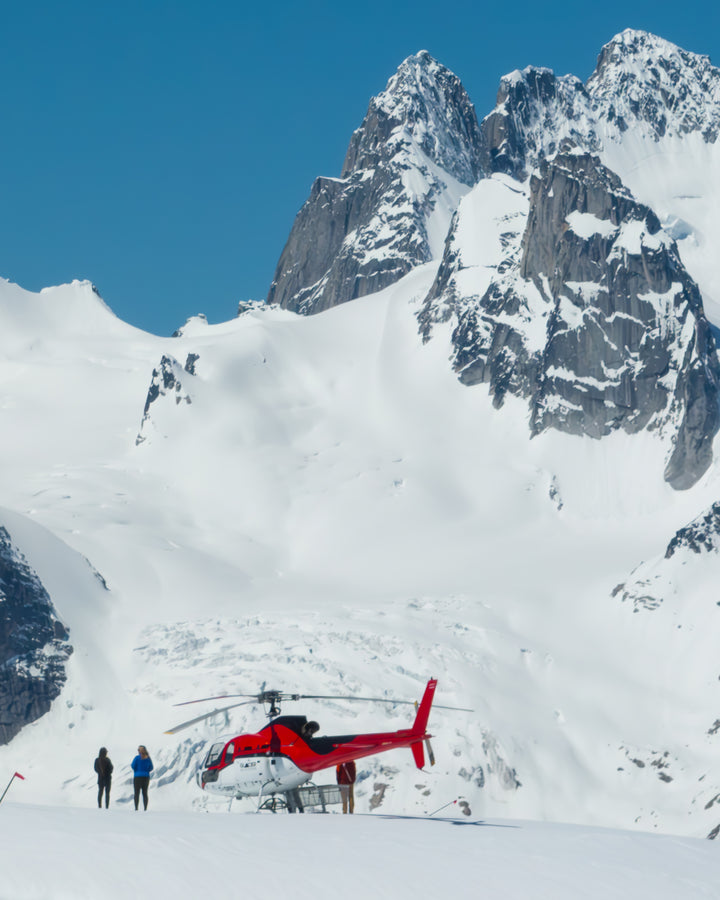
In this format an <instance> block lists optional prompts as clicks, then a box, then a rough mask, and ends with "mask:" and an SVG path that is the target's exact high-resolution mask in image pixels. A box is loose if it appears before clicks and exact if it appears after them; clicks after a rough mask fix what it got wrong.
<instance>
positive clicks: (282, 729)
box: [165, 678, 472, 812]
mask: <svg viewBox="0 0 720 900" xmlns="http://www.w3.org/2000/svg"><path fill="white" fill-rule="evenodd" d="M436 687H437V679H435V678H431V679H430V681H428V683H427V687H426V688H425V693H424V694H423V698H422V700H421V701H420V705H419V706H418V704H417V703H414V704H413V703H412V702H411V701H407V700H388V699H387V698H380V697H336V696H328V695H321V694H286V693H283V692H281V691H273V690H270V691H261V692H260V693H259V694H224V695H221V696H219V697H205V698H204V699H203V700H189V701H187V703H202V702H204V701H209V700H222V699H229V698H231V697H249V698H251V699H249V700H242V701H240V702H239V703H233V704H231V705H230V706H224V707H221V708H220V709H213V710H212V711H211V712H209V713H204V714H203V715H201V716H197V717H196V718H194V719H190V721H188V722H183V723H182V724H180V725H176V726H175V727H174V728H170V729H169V730H168V731H166V732H165V733H166V734H176V733H177V732H178V731H181V730H182V729H184V728H189V727H190V726H191V725H195V724H196V723H198V722H201V721H203V720H204V719H208V718H210V717H211V716H215V715H217V714H218V713H222V712H226V711H227V710H230V709H235V708H236V707H238V706H244V705H245V704H247V703H262V704H265V705H266V706H267V709H266V714H267V715H268V716H269V717H270V722H269V723H268V724H267V725H266V726H265V727H264V728H262V729H261V730H260V731H259V732H258V733H257V734H240V735H236V736H233V737H226V738H224V739H221V740H219V741H217V742H216V743H214V744H213V745H212V746H211V747H210V749H209V751H208V753H207V755H206V756H205V758H204V761H203V763H202V765H201V768H200V771H199V772H198V775H197V781H198V784H199V785H200V787H202V788H203V789H205V790H208V791H212V792H214V793H219V794H224V795H225V796H228V797H230V798H233V797H257V798H258V801H260V798H261V797H262V796H271V795H276V794H280V795H286V796H287V799H288V803H287V805H288V808H289V809H290V811H291V812H293V811H294V808H293V807H295V806H296V805H298V802H297V789H298V788H299V787H300V785H303V784H305V783H306V782H308V781H310V779H311V778H312V776H313V775H314V773H315V772H318V771H320V770H321V769H327V768H330V767H331V766H337V765H339V764H340V763H344V762H349V761H350V760H355V759H360V758H362V757H364V756H372V755H374V754H376V753H383V752H385V751H386V750H392V749H394V748H395V747H409V748H410V750H411V752H412V755H413V759H414V760H415V765H416V766H417V767H418V769H422V768H423V766H424V765H425V753H424V749H423V747H424V746H425V747H427V750H428V757H429V760H430V764H431V765H434V763H435V759H434V757H433V752H432V748H431V746H430V738H431V737H432V735H430V734H428V732H427V723H428V717H429V715H430V707H431V706H432V702H433V697H434V695H435V688H436ZM339 699H343V700H365V701H371V702H380V703H393V704H395V703H408V704H410V705H414V706H415V707H416V708H417V713H416V715H415V721H414V722H413V724H412V727H410V728H403V729H400V730H399V731H384V732H383V731H381V732H376V733H371V734H344V735H334V736H328V737H324V736H318V737H316V733H317V732H318V731H319V725H318V724H317V722H308V720H307V718H306V717H305V716H281V715H280V704H281V703H282V702H283V701H286V700H339ZM176 705H177V706H185V705H187V704H186V703H178V704H176ZM437 708H438V709H459V707H451V706H440V707H437ZM462 711H464V712H471V711H472V710H462ZM293 801H295V802H293ZM273 808H274V807H273ZM300 808H301V807H300Z"/></svg>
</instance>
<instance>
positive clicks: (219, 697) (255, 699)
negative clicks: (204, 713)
mask: <svg viewBox="0 0 720 900" xmlns="http://www.w3.org/2000/svg"><path fill="white" fill-rule="evenodd" d="M233 697H251V698H252V700H249V701H248V702H249V703H252V702H255V703H257V702H258V695H257V694H218V695H217V697H200V699H199V700H183V702H182V703H173V706H189V705H190V704H191V703H207V702H208V700H231V699H232V698H233Z"/></svg>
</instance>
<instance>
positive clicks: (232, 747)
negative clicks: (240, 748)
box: [225, 743, 235, 763]
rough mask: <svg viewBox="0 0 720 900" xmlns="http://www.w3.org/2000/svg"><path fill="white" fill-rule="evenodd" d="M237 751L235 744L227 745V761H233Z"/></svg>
mask: <svg viewBox="0 0 720 900" xmlns="http://www.w3.org/2000/svg"><path fill="white" fill-rule="evenodd" d="M234 753H235V744H233V743H230V744H228V746H227V750H226V751H225V762H226V763H231V762H232V761H233V754H234Z"/></svg>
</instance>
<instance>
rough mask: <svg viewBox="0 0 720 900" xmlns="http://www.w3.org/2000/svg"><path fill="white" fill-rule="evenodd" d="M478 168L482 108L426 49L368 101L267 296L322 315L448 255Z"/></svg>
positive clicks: (301, 220) (301, 216) (314, 194)
mask: <svg viewBox="0 0 720 900" xmlns="http://www.w3.org/2000/svg"><path fill="white" fill-rule="evenodd" d="M480 174H481V166H480V135H479V128H478V123H477V118H476V115H475V110H474V108H473V106H472V103H471V102H470V100H469V98H468V96H467V93H466V92H465V90H464V88H463V86H462V84H461V83H460V81H459V79H458V78H457V77H456V76H455V75H453V74H452V72H450V71H449V70H448V69H446V68H444V67H443V66H441V65H440V64H439V63H437V62H436V61H435V60H434V59H433V58H432V57H431V56H430V54H428V53H427V52H424V51H423V52H421V53H418V54H417V55H415V56H412V57H410V58H409V59H407V60H405V62H404V63H403V64H402V65H401V66H400V68H399V69H398V71H397V73H396V74H395V76H394V77H393V78H392V79H391V80H390V82H389V83H388V86H387V88H386V90H385V91H384V92H383V93H382V94H380V95H379V96H378V97H375V98H374V99H373V100H371V102H370V106H369V109H368V112H367V115H366V116H365V120H364V121H363V124H362V126H361V127H360V128H359V129H358V130H357V131H356V132H355V133H354V135H353V137H352V140H351V142H350V146H349V148H348V151H347V156H346V158H345V164H344V165H343V168H342V173H341V176H340V178H318V179H317V180H316V181H315V183H314V185H313V187H312V190H311V192H310V197H309V198H308V200H307V201H306V203H305V205H304V206H303V207H302V209H301V210H300V212H299V213H298V216H297V218H296V220H295V224H294V225H293V228H292V231H291V233H290V237H289V238H288V242H287V244H286V246H285V249H284V250H283V253H282V256H281V257H280V260H279V262H278V265H277V270H276V273H275V278H274V280H273V283H272V286H271V288H270V291H269V293H268V297H267V302H268V303H274V304H278V305H280V306H282V307H283V308H285V309H290V310H294V311H296V312H300V313H305V314H309V313H317V312H321V311H322V310H325V309H328V308H330V307H332V306H337V305H338V304H340V303H345V302H347V301H348V300H353V299H355V298H357V297H363V296H365V295H367V294H370V293H373V292H374V291H378V290H381V289H382V288H384V287H387V286H388V285H390V284H393V283H394V282H395V281H397V280H398V279H400V278H401V277H402V276H403V275H405V274H407V272H409V271H410V270H411V269H412V268H414V267H415V266H417V265H418V264H420V263H424V262H427V261H428V260H429V259H432V258H434V257H437V256H438V255H439V254H440V253H441V252H442V244H443V241H444V239H445V236H446V234H447V229H448V225H449V223H450V219H451V216H452V213H453V211H454V209H455V207H456V205H457V202H458V200H459V199H460V197H461V196H462V195H463V193H465V192H466V191H467V189H468V188H469V187H471V186H472V185H473V184H475V182H476V181H477V179H478V178H479V177H480Z"/></svg>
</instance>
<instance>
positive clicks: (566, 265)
mask: <svg viewBox="0 0 720 900" xmlns="http://www.w3.org/2000/svg"><path fill="white" fill-rule="evenodd" d="M504 187H505V190H506V191H507V192H511V191H514V192H515V193H523V192H525V196H526V204H527V205H526V207H524V208H522V209H521V208H520V206H521V204H520V205H517V204H518V201H515V202H516V214H515V215H514V217H508V216H507V215H506V216H503V217H501V221H500V223H499V224H498V226H497V227H498V229H499V228H500V227H502V228H505V229H507V230H505V231H503V232H501V233H499V235H498V247H499V248H500V252H499V254H498V258H497V260H496V261H494V264H493V266H489V265H487V262H486V263H485V265H484V266H483V267H482V268H483V276H484V277H485V281H484V282H478V283H477V284H476V285H475V286H474V287H475V289H476V290H475V291H474V290H473V286H472V285H471V284H470V282H469V280H468V271H467V270H469V269H472V268H473V267H472V265H471V262H472V256H473V249H472V248H468V247H467V246H466V245H464V244H463V241H462V238H461V225H462V216H463V209H464V207H463V205H461V207H460V212H459V215H458V217H457V218H456V221H455V225H454V233H451V235H450V237H449V239H448V244H447V249H446V254H445V257H444V259H443V262H442V264H441V266H440V269H439V272H438V276H437V279H436V281H435V284H434V285H433V288H432V289H431V291H430V294H429V295H428V298H427V299H426V302H425V304H424V307H423V309H422V311H421V314H420V325H421V329H422V332H423V335H424V337H425V338H426V339H428V338H429V337H430V336H431V334H432V332H433V328H434V326H435V325H436V324H437V323H439V322H447V321H451V322H452V323H453V326H454V328H453V334H452V347H453V351H452V352H453V356H452V363H453V365H454V367H455V369H456V370H457V372H458V375H459V377H460V379H461V381H463V382H464V383H466V384H477V383H480V382H484V383H487V384H488V385H489V389H490V392H491V394H492V396H493V399H494V402H495V404H496V405H497V406H500V405H502V402H503V399H504V396H505V395H506V393H508V392H510V393H513V394H516V395H518V396H522V397H525V398H527V400H528V403H529V407H530V428H531V431H532V433H534V434H537V433H538V432H540V431H543V430H545V429H546V428H555V429H558V430H560V431H566V432H569V433H571V434H585V435H590V436H591V437H596V438H599V437H602V436H603V435H607V434H609V433H610V432H611V431H614V430H616V429H623V430H624V431H626V432H629V433H632V432H636V431H639V430H640V429H643V428H649V429H656V430H663V431H666V432H667V431H668V430H669V431H671V432H672V433H673V434H674V450H673V452H672V455H671V457H670V460H669V462H668V466H667V469H666V473H665V477H666V479H667V480H668V481H669V482H670V484H671V485H672V486H673V487H675V488H687V487H689V486H691V485H692V484H694V483H695V482H696V481H697V479H698V478H699V477H700V476H701V475H702V474H703V472H704V471H705V470H706V469H707V467H708V465H709V464H710V461H711V454H712V438H713V436H714V434H715V432H716V431H717V428H718V424H719V423H720V415H719V414H718V391H719V388H720V367H719V365H718V359H717V353H716V348H715V344H714V341H713V338H712V334H711V331H710V327H709V325H708V322H707V320H706V318H705V316H704V312H703V307H702V302H701V298H700V295H699V292H698V290H697V287H696V285H695V284H694V282H693V281H692V279H691V278H690V277H689V275H688V274H687V272H686V271H685V269H684V268H683V265H682V263H681V261H680V258H679V255H678V252H677V248H676V246H675V243H674V242H673V241H672V239H671V238H669V237H668V236H667V235H666V234H665V233H664V232H663V231H662V230H661V228H660V223H659V221H658V219H657V217H656V216H655V214H654V213H653V212H652V210H650V209H648V208H647V207H645V206H643V205H642V204H640V203H638V202H637V201H636V200H635V199H634V198H633V196H632V195H631V194H630V192H629V191H627V190H626V189H625V188H624V186H623V185H622V183H621V182H620V180H619V178H618V177H617V176H616V175H614V174H613V173H612V172H611V171H609V170H608V169H607V168H605V167H604V166H603V165H602V164H601V163H600V162H599V160H598V159H597V157H594V156H591V155H589V154H587V153H583V152H578V151H577V150H575V149H574V148H565V150H564V152H560V153H558V154H557V155H556V156H555V157H554V158H553V159H552V160H550V161H543V162H542V163H541V165H540V167H539V169H538V170H537V172H536V174H535V175H533V177H532V178H531V179H530V181H529V183H528V184H527V186H526V187H523V185H521V184H520V183H518V182H515V183H514V185H513V184H510V183H509V182H505V184H504ZM482 189H483V188H482V186H479V187H478V191H480V190H482ZM485 190H486V193H487V189H485ZM502 208H503V209H505V210H507V209H510V208H511V206H510V204H509V203H507V204H506V205H505V206H503V207H502ZM511 224H513V225H514V227H513V229H512V230H511V228H510V225H511ZM478 268H479V267H478Z"/></svg>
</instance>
